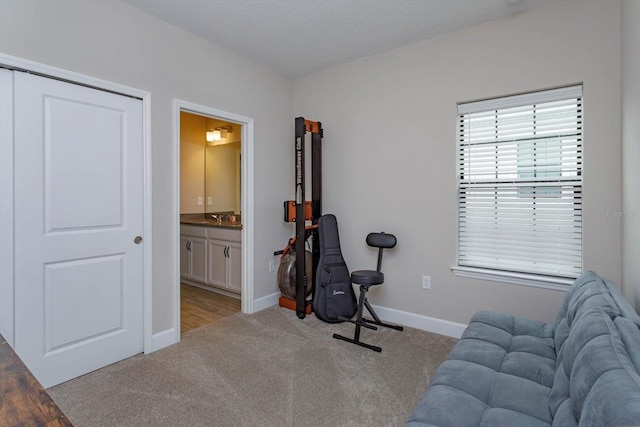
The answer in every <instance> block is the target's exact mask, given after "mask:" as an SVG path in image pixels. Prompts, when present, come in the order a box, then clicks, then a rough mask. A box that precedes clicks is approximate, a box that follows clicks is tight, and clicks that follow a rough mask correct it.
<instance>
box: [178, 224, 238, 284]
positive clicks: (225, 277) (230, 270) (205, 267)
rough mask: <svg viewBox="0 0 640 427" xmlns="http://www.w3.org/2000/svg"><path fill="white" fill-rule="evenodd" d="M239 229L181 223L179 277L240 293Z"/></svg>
mask: <svg viewBox="0 0 640 427" xmlns="http://www.w3.org/2000/svg"><path fill="white" fill-rule="evenodd" d="M241 255H242V243H241V231H240V230H239V229H227V228H222V227H216V226H208V227H207V226H194V225H185V224H181V225H180V277H181V279H183V280H186V281H191V282H195V283H197V284H200V285H207V286H212V287H215V288H218V289H223V290H225V291H229V292H233V293H235V294H239V293H240V292H241V290H242V264H241Z"/></svg>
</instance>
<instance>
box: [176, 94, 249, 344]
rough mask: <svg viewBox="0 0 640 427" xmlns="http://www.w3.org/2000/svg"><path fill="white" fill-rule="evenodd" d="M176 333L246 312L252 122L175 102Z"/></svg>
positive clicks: (224, 113) (247, 307) (247, 299)
mask: <svg viewBox="0 0 640 427" xmlns="http://www.w3.org/2000/svg"><path fill="white" fill-rule="evenodd" d="M174 107H175V108H174V113H175V116H174V118H175V120H176V122H175V123H176V126H175V129H176V131H175V134H174V143H175V144H176V158H177V162H176V163H177V164H176V167H177V173H176V180H177V183H176V188H177V193H178V195H177V197H176V206H177V208H178V209H177V210H178V212H177V218H176V222H177V229H178V232H177V234H178V237H177V239H176V241H177V245H176V246H177V247H178V251H177V253H176V257H177V263H176V264H177V265H176V266H177V269H178V271H179V274H178V278H177V280H176V292H175V295H176V319H175V320H176V324H177V325H180V327H179V328H176V329H177V331H176V332H177V335H178V337H179V336H180V334H181V333H184V332H187V331H189V330H191V329H194V328H196V327H199V326H201V325H203V324H207V323H210V322H213V321H216V320H219V319H221V318H223V317H227V316H229V315H232V314H234V313H237V312H239V311H242V312H245V313H251V312H252V309H253V304H252V300H253V285H252V280H251V277H250V276H252V269H251V268H250V266H251V265H252V260H251V257H250V254H251V253H252V251H251V248H252V246H253V239H252V234H253V233H250V230H251V228H252V222H253V221H252V219H253V217H252V213H253V212H252V206H253V188H252V185H251V183H252V179H251V176H252V166H253V165H252V157H253V156H252V154H253V150H252V148H253V121H252V120H251V119H249V118H246V117H242V116H237V115H235V114H232V113H227V112H222V111H219V110H214V109H211V108H208V107H203V106H197V105H194V104H190V103H186V102H183V101H175V102H174Z"/></svg>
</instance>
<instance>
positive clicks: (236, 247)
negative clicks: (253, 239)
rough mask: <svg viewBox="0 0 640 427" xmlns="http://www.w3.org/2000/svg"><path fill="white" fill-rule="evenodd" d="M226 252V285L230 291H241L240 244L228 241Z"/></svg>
mask: <svg viewBox="0 0 640 427" xmlns="http://www.w3.org/2000/svg"><path fill="white" fill-rule="evenodd" d="M227 246H228V248H229V249H227V253H228V255H229V257H228V258H227V273H228V274H227V278H228V282H227V287H228V288H229V290H230V291H234V292H238V293H241V292H242V245H241V244H240V243H235V242H228V243H227Z"/></svg>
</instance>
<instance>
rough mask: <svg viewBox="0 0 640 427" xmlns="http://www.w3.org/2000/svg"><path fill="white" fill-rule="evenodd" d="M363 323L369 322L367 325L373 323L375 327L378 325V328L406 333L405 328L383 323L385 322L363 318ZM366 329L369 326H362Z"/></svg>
mask: <svg viewBox="0 0 640 427" xmlns="http://www.w3.org/2000/svg"><path fill="white" fill-rule="evenodd" d="M362 321H363V322H367V323H372V324H374V325H378V326H384V327H385V328H391V329H395V330H396V331H404V327H403V326H398V325H391V324H389V323H383V322H376V321H375V320H371V319H365V318H364V317H363V318H362ZM362 326H364V327H365V328H366V327H367V325H362Z"/></svg>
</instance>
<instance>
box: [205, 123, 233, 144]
mask: <svg viewBox="0 0 640 427" xmlns="http://www.w3.org/2000/svg"><path fill="white" fill-rule="evenodd" d="M230 133H233V128H232V127H231V126H220V127H217V128H215V129H209V130H208V131H207V133H206V138H207V142H213V141H220V140H221V139H222V138H225V139H226V138H227V137H228V135H229V134H230Z"/></svg>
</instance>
